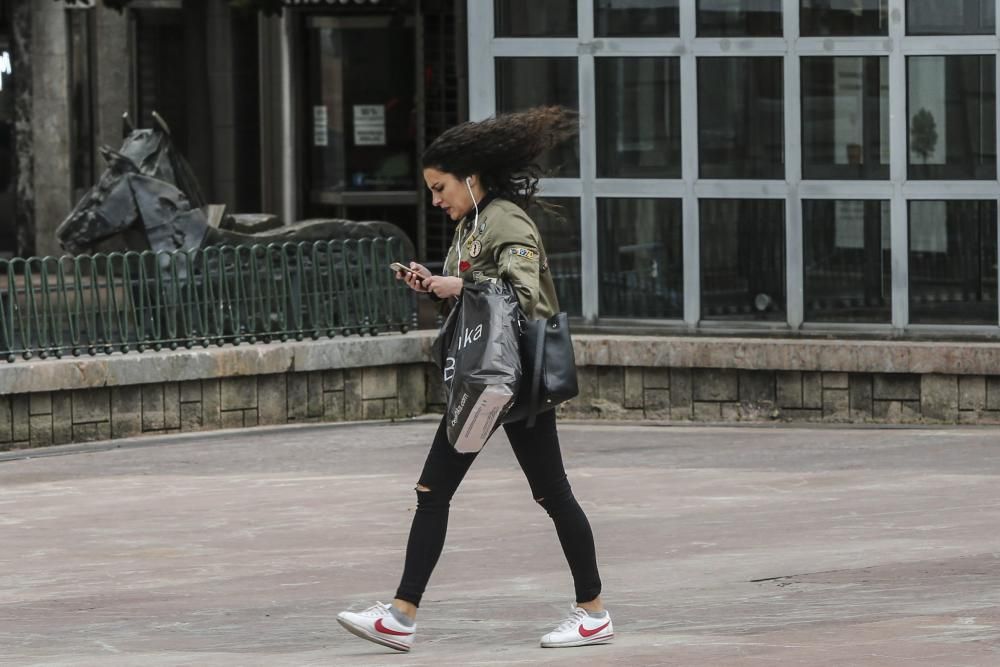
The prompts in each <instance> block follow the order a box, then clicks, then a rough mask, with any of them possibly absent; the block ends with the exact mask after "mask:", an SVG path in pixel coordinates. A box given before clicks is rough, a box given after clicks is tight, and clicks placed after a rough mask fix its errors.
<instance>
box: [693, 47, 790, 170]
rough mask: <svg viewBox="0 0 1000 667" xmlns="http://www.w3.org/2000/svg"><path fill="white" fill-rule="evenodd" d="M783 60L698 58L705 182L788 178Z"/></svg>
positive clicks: (700, 155) (700, 144) (700, 143)
mask: <svg viewBox="0 0 1000 667" xmlns="http://www.w3.org/2000/svg"><path fill="white" fill-rule="evenodd" d="M784 117H785V112H784V72H783V67H782V62H781V58H780V57H777V58H775V57H766V58H728V57H727V58H699V59H698V158H699V161H700V172H701V173H700V175H701V177H702V178H784V177H785V127H784Z"/></svg>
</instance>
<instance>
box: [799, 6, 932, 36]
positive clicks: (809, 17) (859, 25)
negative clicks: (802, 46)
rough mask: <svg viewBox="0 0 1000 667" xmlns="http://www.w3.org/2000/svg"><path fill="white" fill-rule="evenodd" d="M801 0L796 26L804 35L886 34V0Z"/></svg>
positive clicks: (887, 32) (887, 15) (887, 19)
mask: <svg viewBox="0 0 1000 667" xmlns="http://www.w3.org/2000/svg"><path fill="white" fill-rule="evenodd" d="M936 1H938V2H939V1H940V0H936ZM801 2H802V4H801V5H800V7H799V29H800V32H801V34H802V36H803V37H819V36H826V35H845V36H855V35H888V34H889V0H801Z"/></svg>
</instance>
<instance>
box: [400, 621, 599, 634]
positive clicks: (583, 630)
mask: <svg viewBox="0 0 1000 667" xmlns="http://www.w3.org/2000/svg"><path fill="white" fill-rule="evenodd" d="M380 620H381V619H380ZM609 625H611V621H610V620H609V621H608V622H607V623H605V624H604V625H602V626H601V627H599V628H596V629H594V630H588V629H587V628H585V627H583V625H582V624H581V625H580V636H581V637H583V638H584V639H586V638H587V637H593V636H594V635H596V634H597V633H598V632H600V631H601V630H603V629H604V628H606V627H608V626H609Z"/></svg>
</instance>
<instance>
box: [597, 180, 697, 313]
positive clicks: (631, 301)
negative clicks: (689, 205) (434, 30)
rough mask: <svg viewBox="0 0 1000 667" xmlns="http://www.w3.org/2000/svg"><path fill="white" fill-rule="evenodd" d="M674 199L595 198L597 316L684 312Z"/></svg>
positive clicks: (678, 222) (678, 206) (678, 223)
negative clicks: (598, 310)
mask: <svg viewBox="0 0 1000 667" xmlns="http://www.w3.org/2000/svg"><path fill="white" fill-rule="evenodd" d="M681 233H682V225H681V201H680V200H679V199H598V200H597V238H598V245H597V248H598V251H597V252H598V264H599V270H600V306H599V307H600V312H601V316H602V317H648V318H662V319H681V318H682V317H684V271H683V269H684V263H683V262H684V259H683V252H684V250H683V244H682V242H681Z"/></svg>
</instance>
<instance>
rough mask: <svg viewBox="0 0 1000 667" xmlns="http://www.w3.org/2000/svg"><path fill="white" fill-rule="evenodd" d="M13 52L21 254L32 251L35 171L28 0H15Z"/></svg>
mask: <svg viewBox="0 0 1000 667" xmlns="http://www.w3.org/2000/svg"><path fill="white" fill-rule="evenodd" d="M13 19H14V26H13V28H14V29H13V42H14V44H13V51H14V63H15V67H16V68H17V69H16V73H15V75H14V76H13V77H12V79H13V81H14V97H15V100H14V146H15V150H16V152H17V192H16V194H15V197H16V202H17V204H16V210H15V214H14V218H15V228H16V229H17V251H18V254H19V255H21V256H22V257H26V256H28V255H32V254H34V252H35V174H34V162H35V159H34V154H35V152H34V145H33V144H34V141H33V140H34V135H33V132H32V128H31V118H32V106H33V105H32V94H31V89H32V86H31V82H32V74H31V72H32V68H31V0H14V16H13Z"/></svg>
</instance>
